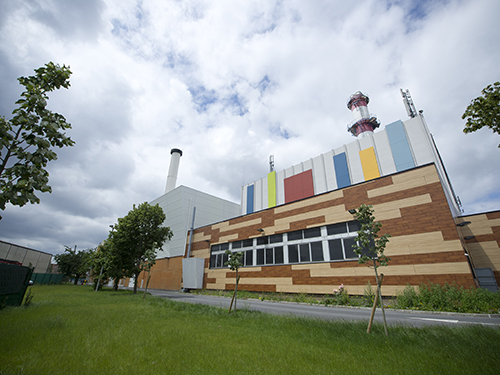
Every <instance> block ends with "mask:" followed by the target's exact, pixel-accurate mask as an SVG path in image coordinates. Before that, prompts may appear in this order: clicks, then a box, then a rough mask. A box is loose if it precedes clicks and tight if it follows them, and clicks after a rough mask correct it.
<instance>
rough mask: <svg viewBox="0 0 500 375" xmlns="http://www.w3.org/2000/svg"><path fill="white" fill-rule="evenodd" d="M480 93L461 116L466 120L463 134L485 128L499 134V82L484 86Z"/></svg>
mask: <svg viewBox="0 0 500 375" xmlns="http://www.w3.org/2000/svg"><path fill="white" fill-rule="evenodd" d="M481 93H482V95H481V96H478V97H477V98H475V99H474V100H472V101H471V102H470V104H469V106H468V107H467V109H466V110H465V112H464V114H463V115H462V119H464V120H465V119H467V122H466V124H465V127H464V133H466V134H467V133H472V132H475V131H476V130H479V129H481V128H482V127H484V126H486V127H488V128H490V129H491V130H493V132H494V133H497V134H500V82H495V83H493V84H492V85H488V86H486V87H485V88H484V89H483V91H481ZM498 147H500V145H498Z"/></svg>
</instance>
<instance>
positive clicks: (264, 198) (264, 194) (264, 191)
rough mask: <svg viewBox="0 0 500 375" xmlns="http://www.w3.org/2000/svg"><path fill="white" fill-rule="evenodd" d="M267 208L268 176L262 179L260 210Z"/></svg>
mask: <svg viewBox="0 0 500 375" xmlns="http://www.w3.org/2000/svg"><path fill="white" fill-rule="evenodd" d="M268 207H269V186H268V176H266V177H264V178H263V179H262V209H263V210H264V209H266V208H268Z"/></svg>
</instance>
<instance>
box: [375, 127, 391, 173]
mask: <svg viewBox="0 0 500 375" xmlns="http://www.w3.org/2000/svg"><path fill="white" fill-rule="evenodd" d="M373 140H374V141H375V147H374V148H375V155H377V160H378V163H379V165H378V167H379V169H380V175H381V176H387V175H389V174H392V173H396V165H395V164H394V158H393V156H392V151H391V146H390V144H389V138H388V137H387V131H386V130H385V129H384V130H382V131H378V132H376V133H375V134H374V136H373Z"/></svg>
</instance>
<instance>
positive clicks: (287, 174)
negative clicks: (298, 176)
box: [285, 167, 295, 178]
mask: <svg viewBox="0 0 500 375" xmlns="http://www.w3.org/2000/svg"><path fill="white" fill-rule="evenodd" d="M294 174H295V173H294V169H293V167H290V168H287V169H285V178H288V177H292V176H293V175H294Z"/></svg>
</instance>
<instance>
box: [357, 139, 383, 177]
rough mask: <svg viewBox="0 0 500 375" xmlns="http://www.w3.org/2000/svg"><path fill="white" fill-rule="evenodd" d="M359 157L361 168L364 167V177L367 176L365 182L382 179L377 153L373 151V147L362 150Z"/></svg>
mask: <svg viewBox="0 0 500 375" xmlns="http://www.w3.org/2000/svg"><path fill="white" fill-rule="evenodd" d="M359 157H360V158H361V166H362V167H363V175H364V176H365V181H368V180H373V179H374V178H377V177H380V171H379V170H378V164H377V158H376V157H375V151H374V150H373V147H369V148H366V149H364V150H361V151H360V152H359Z"/></svg>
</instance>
